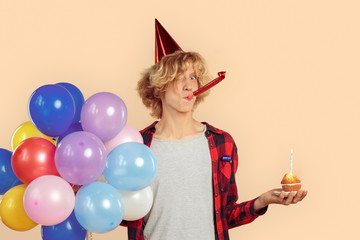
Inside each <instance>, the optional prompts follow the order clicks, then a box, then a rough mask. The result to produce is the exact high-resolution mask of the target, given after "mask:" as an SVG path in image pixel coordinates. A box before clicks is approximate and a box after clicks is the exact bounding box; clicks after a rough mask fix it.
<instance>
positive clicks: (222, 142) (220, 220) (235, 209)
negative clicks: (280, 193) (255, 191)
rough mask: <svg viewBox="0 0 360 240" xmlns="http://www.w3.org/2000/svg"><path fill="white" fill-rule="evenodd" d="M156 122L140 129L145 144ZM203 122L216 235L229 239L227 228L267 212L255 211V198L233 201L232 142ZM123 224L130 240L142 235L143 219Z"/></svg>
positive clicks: (234, 159) (234, 161) (234, 154)
mask: <svg viewBox="0 0 360 240" xmlns="http://www.w3.org/2000/svg"><path fill="white" fill-rule="evenodd" d="M156 123H157V122H154V123H153V124H151V125H150V126H149V127H147V128H145V129H144V130H142V131H141V134H142V136H143V139H144V144H146V145H147V146H150V145H151V140H152V138H153V135H154V133H155V125H156ZM204 124H205V125H206V132H205V135H206V137H207V139H208V141H209V148H210V155H211V161H212V162H211V165H212V179H213V197H214V225H215V226H214V227H215V239H217V240H226V239H229V232H228V229H230V228H233V227H237V226H240V225H243V224H247V223H250V222H252V221H254V220H255V219H256V218H257V217H258V216H259V215H262V214H264V213H265V212H266V210H267V207H266V208H263V209H261V210H260V211H258V212H255V210H254V202H255V199H253V200H251V201H245V202H242V203H236V201H237V200H238V194H237V187H236V182H235V173H236V170H237V167H238V155H237V148H236V145H235V142H234V140H233V138H232V137H231V136H230V134H228V133H227V132H224V131H222V130H219V129H217V128H214V127H213V126H211V125H209V124H207V123H204ZM122 225H126V226H127V227H128V238H129V240H143V239H144V235H143V231H144V227H145V223H144V221H143V219H139V220H136V221H127V222H123V223H122Z"/></svg>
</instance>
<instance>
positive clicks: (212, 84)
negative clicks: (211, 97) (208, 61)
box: [187, 72, 225, 100]
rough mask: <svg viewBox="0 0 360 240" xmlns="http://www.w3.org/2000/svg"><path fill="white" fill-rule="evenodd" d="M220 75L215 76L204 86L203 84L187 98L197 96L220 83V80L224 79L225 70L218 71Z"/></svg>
mask: <svg viewBox="0 0 360 240" xmlns="http://www.w3.org/2000/svg"><path fill="white" fill-rule="evenodd" d="M218 75H219V77H217V78H215V79H214V80H212V81H211V82H209V83H207V84H205V85H204V86H202V87H201V88H199V89H198V90H196V91H194V92H193V93H192V94H191V95H189V96H187V99H188V100H191V99H192V98H193V97H196V96H197V95H199V94H201V93H203V92H205V91H207V90H209V89H210V88H212V87H213V86H215V85H216V84H218V83H219V82H221V81H222V80H224V78H225V72H218Z"/></svg>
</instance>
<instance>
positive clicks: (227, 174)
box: [205, 123, 267, 240]
mask: <svg viewBox="0 0 360 240" xmlns="http://www.w3.org/2000/svg"><path fill="white" fill-rule="evenodd" d="M205 124H206V125H207V131H206V133H205V134H206V137H207V138H208V141H209V148H210V155H211V161H212V174H213V194H214V221H215V233H216V239H219V240H223V239H229V233H228V229H230V228H233V227H237V226H240V225H244V224H247V223H251V222H252V221H254V220H255V219H256V218H257V217H258V216H259V215H262V214H264V213H265V212H266V210H267V208H263V209H261V210H260V211H258V212H255V210H254V202H255V200H256V199H253V200H250V201H245V202H242V203H237V200H238V193H237V186H236V182H235V174H236V170H237V167H238V155H237V147H236V144H235V142H234V140H233V138H232V137H231V136H230V134H228V133H227V132H224V131H221V130H219V129H216V128H214V127H212V126H211V125H209V124H207V123H205Z"/></svg>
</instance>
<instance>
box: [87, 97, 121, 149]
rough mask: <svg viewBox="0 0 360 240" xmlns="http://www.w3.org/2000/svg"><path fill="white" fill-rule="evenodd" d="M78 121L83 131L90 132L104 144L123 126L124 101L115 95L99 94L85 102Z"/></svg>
mask: <svg viewBox="0 0 360 240" xmlns="http://www.w3.org/2000/svg"><path fill="white" fill-rule="evenodd" d="M80 119H81V125H82V128H83V130H84V131H87V132H91V133H93V134H95V135H96V136H98V137H99V138H100V139H101V140H102V141H103V142H106V141H109V140H110V139H112V138H113V137H115V136H116V135H117V134H118V133H119V132H120V131H121V129H123V127H124V126H125V124H126V121H127V109H126V106H125V103H124V101H123V100H122V99H121V98H120V97H118V96H117V95H115V94H113V93H109V92H100V93H96V94H94V95H92V96H91V97H89V98H88V99H87V100H86V101H85V103H84V105H83V107H82V109H81V115H80Z"/></svg>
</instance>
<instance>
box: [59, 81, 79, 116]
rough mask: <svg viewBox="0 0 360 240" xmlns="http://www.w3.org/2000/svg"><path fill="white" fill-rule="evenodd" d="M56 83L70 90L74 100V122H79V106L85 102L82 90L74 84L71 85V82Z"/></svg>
mask: <svg viewBox="0 0 360 240" xmlns="http://www.w3.org/2000/svg"><path fill="white" fill-rule="evenodd" d="M57 84H58V85H60V86H62V87H64V88H65V89H66V90H68V91H69V92H70V94H71V96H72V97H73V99H74V102H75V115H74V122H79V121H80V113H81V108H82V106H83V105H84V102H85V99H84V95H83V94H82V92H81V91H80V89H79V88H77V87H76V86H75V85H73V84H71V83H67V82H60V83H57Z"/></svg>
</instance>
